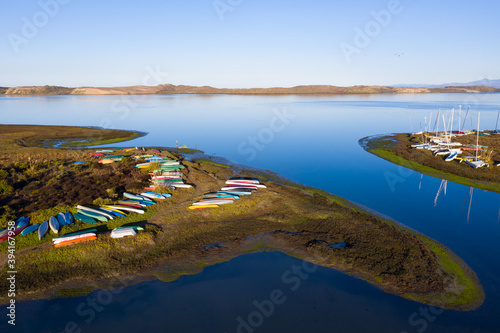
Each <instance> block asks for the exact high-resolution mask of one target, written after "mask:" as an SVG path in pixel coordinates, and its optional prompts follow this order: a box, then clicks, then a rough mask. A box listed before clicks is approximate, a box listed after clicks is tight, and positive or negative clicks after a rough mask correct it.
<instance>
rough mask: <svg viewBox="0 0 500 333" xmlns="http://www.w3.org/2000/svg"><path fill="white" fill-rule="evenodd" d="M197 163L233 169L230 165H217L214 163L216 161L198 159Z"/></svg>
mask: <svg viewBox="0 0 500 333" xmlns="http://www.w3.org/2000/svg"><path fill="white" fill-rule="evenodd" d="M195 162H196V163H206V164H212V165H216V166H219V167H222V168H230V167H231V166H230V165H227V164H222V163H217V162H214V161H212V160H209V159H206V158H198V159H196V160H195Z"/></svg>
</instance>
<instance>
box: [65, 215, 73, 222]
mask: <svg viewBox="0 0 500 333" xmlns="http://www.w3.org/2000/svg"><path fill="white" fill-rule="evenodd" d="M64 220H66V224H72V223H73V215H71V213H70V212H66V213H65V214H64Z"/></svg>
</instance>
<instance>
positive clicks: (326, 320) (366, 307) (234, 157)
mask: <svg viewBox="0 0 500 333" xmlns="http://www.w3.org/2000/svg"><path fill="white" fill-rule="evenodd" d="M459 105H462V117H464V116H465V110H466V109H467V107H468V106H470V112H469V114H468V118H467V120H466V122H465V123H466V125H465V128H466V129H468V128H470V127H471V125H470V119H469V117H470V116H472V117H473V122H474V124H475V123H476V122H477V113H478V111H480V112H481V126H480V128H488V129H494V127H495V121H496V117H497V112H498V111H499V110H500V96H499V95H498V94H474V95H472V94H429V95H377V96H338V97H335V96H313V97H311V96H278V97H276V96H272V97H266V96H191V95H172V96H123V97H120V96H50V97H47V96H37V97H20V98H16V97H5V96H4V97H0V115H1V123H6V124H53V125H81V126H103V127H107V128H116V129H134V130H139V131H144V132H148V133H149V134H148V135H147V136H145V137H142V138H139V139H137V140H134V141H133V142H129V143H127V144H126V145H127V146H129V145H130V146H140V145H144V146H146V145H161V146H175V142H176V140H177V141H178V143H179V145H183V144H185V145H187V146H189V147H193V148H198V149H201V150H204V151H205V152H206V153H207V154H212V155H216V156H221V157H225V158H228V159H229V160H231V161H233V162H235V163H240V164H245V165H249V166H253V167H257V168H263V169H268V170H272V171H275V172H277V173H280V174H282V175H283V176H285V177H287V178H290V179H292V180H295V181H297V182H300V183H304V184H307V185H310V186H314V187H317V188H321V189H324V190H326V191H329V192H331V193H334V194H336V195H340V196H342V197H345V198H347V199H349V200H352V201H354V202H357V203H360V204H362V205H365V206H367V207H369V208H371V209H374V210H376V211H379V212H381V213H383V214H385V215H388V216H390V217H392V218H394V219H396V220H398V221H400V222H401V223H403V224H405V225H408V226H410V227H411V228H413V229H416V230H418V231H420V232H422V233H424V234H426V235H428V236H430V237H432V238H434V239H436V240H438V241H440V242H442V243H443V244H445V245H447V246H448V247H450V248H451V249H452V250H453V251H454V252H455V253H457V254H458V255H460V256H461V257H462V258H463V259H464V260H465V261H466V262H467V263H468V264H469V265H470V266H471V267H472V268H473V269H474V270H475V271H476V273H477V274H478V276H479V278H480V280H481V282H482V284H483V286H484V288H485V292H486V301H485V303H484V305H483V306H482V307H481V308H479V309H478V310H476V311H473V312H467V313H460V312H456V311H445V312H444V313H441V312H440V311H438V310H436V309H432V308H431V309H429V308H428V307H426V306H422V305H420V304H418V303H415V302H411V301H406V300H404V299H400V298H398V297H396V296H392V295H388V294H385V293H383V292H381V291H380V290H378V289H377V288H374V287H373V286H370V285H368V284H366V283H365V282H363V281H360V280H357V279H356V278H353V277H349V276H346V275H344V274H342V273H339V272H336V271H333V270H330V269H324V268H318V269H317V270H315V271H314V272H313V273H311V274H310V277H309V278H307V279H301V280H300V282H301V284H300V288H298V289H297V290H295V291H291V290H290V285H287V284H286V283H284V282H283V280H282V276H283V274H284V273H285V272H286V271H287V270H289V269H290V267H292V266H293V265H299V266H300V265H302V263H301V262H300V261H298V260H296V259H292V258H289V257H287V256H284V255H281V254H276V253H272V254H255V255H249V256H242V257H239V258H236V259H234V260H232V261H230V262H227V263H224V264H220V265H216V266H213V267H210V268H208V269H206V270H205V271H204V272H203V273H201V274H198V275H196V276H190V277H183V278H181V279H180V280H178V281H176V282H173V283H163V282H160V281H155V282H145V283H141V284H139V285H137V286H129V287H127V288H126V289H123V290H124V291H123V292H122V293H118V294H114V295H113V297H112V301H111V302H110V304H108V305H106V306H104V307H103V309H102V311H100V312H99V311H96V317H95V319H94V320H92V322H91V323H90V324H87V323H86V322H85V319H86V318H87V319H88V314H87V315H79V314H78V313H77V312H76V309H77V307H78V305H79V304H80V303H81V302H83V301H86V297H84V298H74V299H64V300H61V299H58V300H51V301H36V302H30V303H25V304H23V305H22V306H20V309H18V311H19V316H23V315H26V316H32V315H39V316H51V317H53V316H55V317H56V318H57V319H56V320H55V321H53V322H49V321H47V322H46V323H44V325H45V326H37V329H35V331H37V330H38V331H47V332H49V331H53V332H61V331H63V330H64V325H65V323H66V322H68V321H74V322H75V323H77V324H78V328H80V329H81V330H82V331H83V332H87V331H88V332H92V331H94V332H95V331H104V330H108V329H110V328H115V327H117V328H119V330H121V331H137V330H139V328H140V327H146V329H145V331H153V330H155V329H160V328H161V329H162V330H163V329H164V328H167V329H168V331H172V332H236V331H237V329H238V325H239V323H238V321H237V318H238V317H241V318H243V319H244V320H246V324H247V325H250V324H248V320H249V315H250V317H251V318H250V319H251V320H253V322H252V323H253V324H259V325H254V326H256V327H255V328H254V327H253V326H246V328H244V326H241V327H240V332H247V331H250V330H253V331H255V332H278V331H287V332H304V331H315V332H336V331H344V332H402V331H406V332H424V331H425V332H495V331H500V329H497V322H498V321H497V320H496V316H497V314H498V313H500V305H499V303H498V299H500V291H499V289H500V260H498V258H499V255H500V246H499V243H498V239H500V238H499V237H500V221H499V218H500V215H499V214H500V195H499V194H496V193H491V192H486V191H483V190H478V189H475V190H473V191H472V196H471V191H470V189H469V188H468V187H466V186H462V185H458V184H454V183H451V182H448V183H447V186H446V193H445V191H444V190H442V191H441V192H440V193H439V196H438V195H437V194H438V190H439V188H440V186H441V183H442V181H441V180H440V179H435V178H432V177H428V176H422V175H420V174H418V173H416V172H413V171H411V170H407V169H405V168H402V167H399V166H396V165H393V164H391V163H389V162H386V161H384V160H381V159H379V158H377V157H375V156H373V155H371V154H369V153H366V152H365V151H364V150H363V149H362V148H361V147H360V146H359V144H358V140H359V139H360V138H362V137H365V136H369V135H375V134H383V133H391V132H408V131H410V128H412V129H413V131H418V130H420V127H421V126H422V127H424V126H425V124H424V119H425V117H427V119H430V117H431V113H432V119H433V121H434V119H435V117H436V115H437V110H438V109H439V108H441V110H442V111H446V112H448V111H449V110H450V109H451V108H452V107H454V108H455V109H456V110H458V109H459ZM462 121H463V118H462ZM420 123H421V125H420ZM454 127H455V128H456V127H458V120H457V121H456V123H455V125H454ZM474 127H475V125H474ZM304 159H306V160H310V161H311V162H314V164H311V163H307V168H306V167H305V166H304V165H303V164H300V163H297V161H299V160H300V161H304ZM443 187H444V184H443ZM275 289H279V290H281V291H283V296H285V297H286V302H284V303H283V304H280V305H276V307H275V309H274V312H273V313H272V314H271V315H270V316H269V317H265V318H264V317H263V320H260V317H259V315H258V314H255V313H254V314H253V317H252V316H251V314H252V313H253V312H254V311H255V310H256V308H255V305H254V304H252V302H253V301H255V300H257V301H258V302H260V301H261V300H266V299H267V300H269V299H270V293H271V292H272V291H273V290H275ZM98 293H99V291H96V292H95V293H94V295H95V296H99V295H98ZM101 296H102V297H104V296H103V295H101ZM421 308H423V310H421ZM419 311H423V313H424V314H425V315H424V314H422V313H417V312H419ZM425 311H427V312H425ZM414 313H417V315H414ZM426 313H428V314H426ZM243 319H242V320H243ZM20 321H21V319H20ZM261 321H262V323H261ZM4 324H5V323H4V321H2V323H1V324H0V325H4ZM240 324H241V322H240ZM25 325H27V324H26V322H25ZM116 325H118V326H116ZM120 325H122V326H120ZM141 325H142V326H141ZM241 325H243V324H241ZM257 326H258V327H257ZM1 327H4V326H1ZM24 327H25V329H26V330H28V328H27V326H24ZM18 328H19V327H18ZM42 328H43V329H42ZM31 329H33V327H31ZM28 331H29V330H28Z"/></svg>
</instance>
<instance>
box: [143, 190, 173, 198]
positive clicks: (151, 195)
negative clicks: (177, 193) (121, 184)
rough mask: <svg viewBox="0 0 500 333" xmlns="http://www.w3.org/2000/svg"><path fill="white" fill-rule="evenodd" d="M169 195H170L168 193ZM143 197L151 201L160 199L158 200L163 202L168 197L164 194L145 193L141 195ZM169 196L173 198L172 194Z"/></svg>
mask: <svg viewBox="0 0 500 333" xmlns="http://www.w3.org/2000/svg"><path fill="white" fill-rule="evenodd" d="M167 194H168V193H167ZM141 195H142V196H143V197H146V198H150V199H158V200H163V199H166V198H167V197H166V196H165V195H163V194H160V193H154V192H143V193H141ZM168 196H171V194H168Z"/></svg>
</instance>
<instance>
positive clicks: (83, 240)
mask: <svg viewBox="0 0 500 333" xmlns="http://www.w3.org/2000/svg"><path fill="white" fill-rule="evenodd" d="M96 239H97V237H96V236H88V237H84V238H78V239H73V240H70V241H67V242H60V243H57V244H55V245H54V247H64V246H68V245H73V244H78V243H83V242H88V241H91V240H96Z"/></svg>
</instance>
